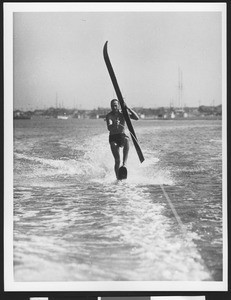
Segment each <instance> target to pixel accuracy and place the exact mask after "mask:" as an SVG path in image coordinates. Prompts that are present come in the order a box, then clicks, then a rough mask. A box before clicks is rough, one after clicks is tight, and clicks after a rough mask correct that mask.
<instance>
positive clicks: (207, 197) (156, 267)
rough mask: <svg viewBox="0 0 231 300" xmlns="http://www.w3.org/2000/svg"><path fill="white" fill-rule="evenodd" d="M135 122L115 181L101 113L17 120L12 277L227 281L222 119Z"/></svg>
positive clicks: (63, 279)
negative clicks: (124, 170)
mask: <svg viewBox="0 0 231 300" xmlns="http://www.w3.org/2000/svg"><path fill="white" fill-rule="evenodd" d="M135 128H136V134H137V136H138V139H139V140H140V145H141V148H142V150H143V153H144V156H145V162H144V163H143V164H140V163H139V160H138V156H137V154H136V152H135V149H134V147H133V146H131V149H130V154H129V161H128V179H127V180H126V181H121V182H118V181H117V180H115V175H114V170H113V167H114V162H113V157H112V154H111V152H110V148H109V143H108V132H107V129H106V124H105V122H104V121H103V120H77V119H68V120H57V119H41V118H40V119H39V118H38V119H32V120H15V122H14V276H15V280H16V281H35V282H37V281H98V280H100V281H101V280H102V281H107V280H113V281H117V280H120V281H126V280H131V281H137V280H138V281H146V280H148V281H162V280H165V281H172V280H175V281H221V280H222V137H221V121H189V120H184V121H182V120H181V121H141V120H140V121H138V122H135ZM131 145H132V143H131ZM163 189H164V191H165V194H166V195H167V197H168V198H169V199H170V201H171V204H172V205H173V208H174V209H175V210H176V213H177V216H178V217H179V218H180V219H179V220H180V222H179V221H178V219H177V218H176V215H174V213H173V210H172V208H171V206H170V205H169V203H168V201H167V198H166V196H165V194H164V192H163Z"/></svg>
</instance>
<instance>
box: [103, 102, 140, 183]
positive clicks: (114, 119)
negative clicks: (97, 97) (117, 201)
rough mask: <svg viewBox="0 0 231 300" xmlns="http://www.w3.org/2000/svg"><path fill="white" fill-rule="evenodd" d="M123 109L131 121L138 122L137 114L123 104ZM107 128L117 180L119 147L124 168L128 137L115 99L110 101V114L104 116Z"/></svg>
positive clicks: (126, 157)
mask: <svg viewBox="0 0 231 300" xmlns="http://www.w3.org/2000/svg"><path fill="white" fill-rule="evenodd" d="M125 108H126V109H127V111H128V114H129V116H130V118H131V119H133V120H139V116H138V115H137V113H136V112H135V111H134V110H132V109H130V108H128V107H127V106H126V104H125ZM106 121H107V128H108V130H109V131H110V133H109V143H110V146H111V151H112V154H113V156H114V159H115V167H114V170H115V174H116V178H118V176H117V175H118V170H119V167H120V147H121V148H123V166H124V167H126V163H127V159H128V151H129V137H128V136H127V135H126V134H125V119H124V116H123V114H122V112H121V111H120V109H119V101H118V100H117V99H113V100H111V112H109V113H108V114H107V116H106Z"/></svg>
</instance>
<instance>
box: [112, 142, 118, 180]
mask: <svg viewBox="0 0 231 300" xmlns="http://www.w3.org/2000/svg"><path fill="white" fill-rule="evenodd" d="M110 145H111V152H112V154H113V156H114V159H115V167H114V170H115V174H116V178H117V177H118V176H117V175H118V171H119V167H120V151H119V147H118V145H117V144H116V143H114V142H112V143H110Z"/></svg>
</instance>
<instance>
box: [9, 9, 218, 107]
mask: <svg viewBox="0 0 231 300" xmlns="http://www.w3.org/2000/svg"><path fill="white" fill-rule="evenodd" d="M221 21H222V16H221V12H219V11H183V12H180V11H170V12H169V11H168V12H166V11H106V12H103V11H102V12H100V11H85V12H84V11H82V12H80V11H78V10H76V11H73V12H65V10H64V11H60V12H51V11H47V12H46V11H43V12H14V14H13V82H14V84H13V98H14V99H13V101H14V109H23V110H34V109H47V108H49V107H65V108H76V109H94V108H98V107H109V106H110V100H111V99H113V98H115V97H116V95H115V92H114V89H113V86H112V83H111V80H110V77H109V74H108V71H107V68H106V65H105V62H104V59H103V46H104V44H105V42H106V41H108V53H109V57H110V60H111V63H112V66H113V68H114V71H115V74H116V77H117V80H118V83H119V86H120V89H121V92H122V95H123V97H124V99H125V101H126V103H127V105H128V106H130V107H140V106H143V107H146V108H157V107H160V106H169V105H173V106H179V105H181V106H193V107H198V106H199V105H219V104H221V103H222V80H223V78H222V26H221V25H222V22H221ZM179 74H181V76H180V75H179ZM179 85H181V86H182V89H180V88H179Z"/></svg>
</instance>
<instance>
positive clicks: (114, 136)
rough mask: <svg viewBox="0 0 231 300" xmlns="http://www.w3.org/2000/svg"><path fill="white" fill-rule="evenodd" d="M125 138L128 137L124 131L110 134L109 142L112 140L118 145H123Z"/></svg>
mask: <svg viewBox="0 0 231 300" xmlns="http://www.w3.org/2000/svg"><path fill="white" fill-rule="evenodd" d="M125 138H129V137H128V136H127V135H126V134H125V133H117V134H110V135H109V143H111V142H114V143H116V144H117V145H118V146H119V147H123V146H124V143H125Z"/></svg>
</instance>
